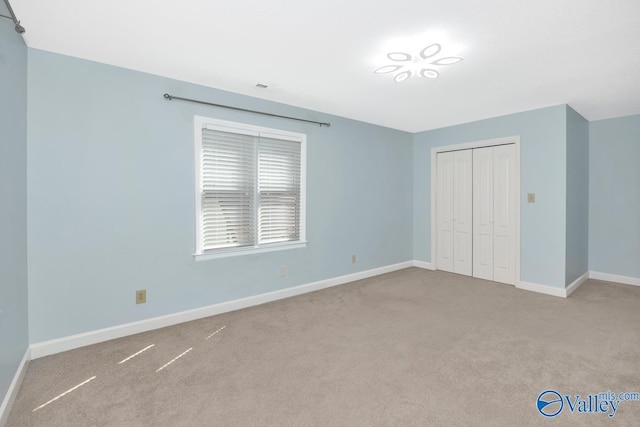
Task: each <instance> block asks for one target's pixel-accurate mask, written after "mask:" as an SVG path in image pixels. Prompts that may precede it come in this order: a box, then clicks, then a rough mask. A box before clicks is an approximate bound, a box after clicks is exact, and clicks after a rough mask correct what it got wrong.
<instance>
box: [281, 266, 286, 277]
mask: <svg viewBox="0 0 640 427" xmlns="http://www.w3.org/2000/svg"><path fill="white" fill-rule="evenodd" d="M280 277H287V267H280Z"/></svg>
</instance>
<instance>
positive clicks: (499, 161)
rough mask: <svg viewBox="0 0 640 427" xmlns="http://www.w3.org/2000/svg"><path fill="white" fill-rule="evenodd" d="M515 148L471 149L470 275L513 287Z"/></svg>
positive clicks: (506, 146)
mask: <svg viewBox="0 0 640 427" xmlns="http://www.w3.org/2000/svg"><path fill="white" fill-rule="evenodd" d="M515 194H516V193H515V145H513V144H511V145H500V146H495V147H485V148H476V149H474V150H473V276H474V277H478V278H481V279H487V280H493V281H496V282H502V283H508V284H511V285H513V284H515V232H516V230H515V219H516V217H515V207H516V200H515Z"/></svg>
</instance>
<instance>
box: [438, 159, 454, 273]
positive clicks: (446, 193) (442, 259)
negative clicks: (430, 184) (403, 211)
mask: <svg viewBox="0 0 640 427" xmlns="http://www.w3.org/2000/svg"><path fill="white" fill-rule="evenodd" d="M436 169H437V170H436V183H437V188H436V215H437V218H436V235H437V236H436V239H437V243H436V245H437V254H438V255H437V268H438V270H443V271H450V272H453V153H452V152H451V153H438V154H437V156H436Z"/></svg>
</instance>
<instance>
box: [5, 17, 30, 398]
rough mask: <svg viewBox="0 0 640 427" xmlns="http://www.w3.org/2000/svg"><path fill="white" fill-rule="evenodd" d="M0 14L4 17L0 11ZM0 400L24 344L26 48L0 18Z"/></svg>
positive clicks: (25, 273) (25, 294)
mask: <svg viewBox="0 0 640 427" xmlns="http://www.w3.org/2000/svg"><path fill="white" fill-rule="evenodd" d="M0 13H4V11H3V9H2V8H0ZM0 201H1V202H0V203H1V205H0V402H2V400H3V399H4V397H5V394H6V393H7V390H8V388H9V385H10V384H11V381H12V380H13V377H14V375H15V374H16V370H17V369H18V366H19V365H20V361H21V360H22V358H23V357H24V354H25V352H26V350H27V346H28V344H29V336H28V332H29V330H28V325H27V47H26V46H25V44H24V41H23V40H22V37H21V36H20V35H18V34H17V33H16V32H15V31H14V30H13V24H12V23H11V21H8V20H6V19H0Z"/></svg>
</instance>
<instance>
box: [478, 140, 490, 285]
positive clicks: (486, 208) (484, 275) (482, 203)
mask: <svg viewBox="0 0 640 427" xmlns="http://www.w3.org/2000/svg"><path fill="white" fill-rule="evenodd" d="M493 186H494V182H493V147H486V148H476V149H474V150H473V277H477V278H479V279H485V280H493Z"/></svg>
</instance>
